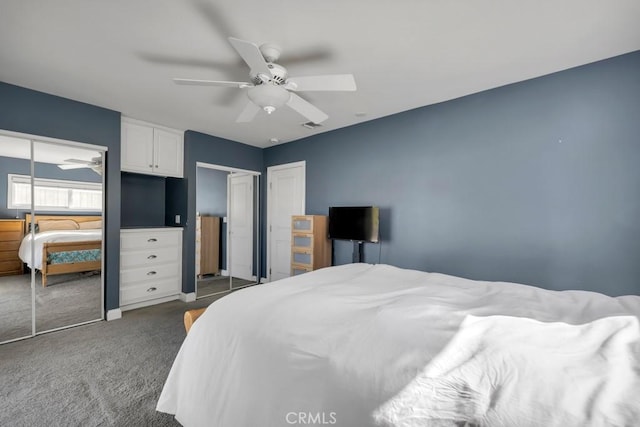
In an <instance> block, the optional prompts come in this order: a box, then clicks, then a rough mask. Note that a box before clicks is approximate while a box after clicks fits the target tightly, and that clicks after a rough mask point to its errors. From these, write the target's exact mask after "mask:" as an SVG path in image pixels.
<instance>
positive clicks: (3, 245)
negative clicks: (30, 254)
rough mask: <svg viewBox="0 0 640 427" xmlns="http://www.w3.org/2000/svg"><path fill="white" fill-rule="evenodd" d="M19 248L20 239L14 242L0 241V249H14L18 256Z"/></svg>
mask: <svg viewBox="0 0 640 427" xmlns="http://www.w3.org/2000/svg"><path fill="white" fill-rule="evenodd" d="M18 249H20V241H19V240H14V241H12V242H2V241H0V251H14V252H15V253H16V256H17V254H18Z"/></svg>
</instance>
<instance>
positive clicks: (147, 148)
mask: <svg viewBox="0 0 640 427" xmlns="http://www.w3.org/2000/svg"><path fill="white" fill-rule="evenodd" d="M121 150H122V157H121V159H122V164H121V166H120V167H121V169H122V170H124V171H130V172H143V173H150V172H151V171H152V170H153V128H152V127H150V126H144V125H140V124H137V123H127V122H123V123H122V148H121Z"/></svg>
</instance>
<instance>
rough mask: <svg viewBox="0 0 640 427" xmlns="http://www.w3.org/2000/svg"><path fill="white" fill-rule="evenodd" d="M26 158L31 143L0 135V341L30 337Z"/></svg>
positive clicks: (28, 175)
mask: <svg viewBox="0 0 640 427" xmlns="http://www.w3.org/2000/svg"><path fill="white" fill-rule="evenodd" d="M30 159H31V141H29V140H25V139H20V138H14V137H9V136H6V135H2V134H0V342H4V341H11V340H15V339H18V338H22V337H27V336H30V335H32V334H33V311H32V305H33V301H32V287H31V275H30V274H29V273H28V271H27V270H26V269H24V267H23V266H24V261H23V260H26V259H27V257H30V248H29V247H28V246H26V245H25V243H24V238H25V234H26V233H28V228H27V224H26V223H25V215H24V214H25V212H31V202H30V192H31V160H30ZM17 177H22V178H21V180H20V181H18V179H17ZM25 230H27V231H25Z"/></svg>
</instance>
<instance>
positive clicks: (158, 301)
mask: <svg viewBox="0 0 640 427" xmlns="http://www.w3.org/2000/svg"><path fill="white" fill-rule="evenodd" d="M177 299H180V295H169V296H168V297H163V298H154V299H151V300H147V301H142V302H138V303H135V304H129V305H123V306H122V307H120V309H121V310H122V311H129V310H135V309H137V308H142V307H148V306H150V305H156V304H162V303H163V302H169V301H175V300H177Z"/></svg>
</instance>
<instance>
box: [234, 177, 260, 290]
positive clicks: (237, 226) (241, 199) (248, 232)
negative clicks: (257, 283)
mask: <svg viewBox="0 0 640 427" xmlns="http://www.w3.org/2000/svg"><path fill="white" fill-rule="evenodd" d="M253 179H254V178H253V175H249V174H235V173H232V174H230V175H229V177H228V182H229V196H228V197H229V199H228V200H229V210H228V213H227V218H228V224H227V229H228V232H229V239H228V242H229V244H228V246H229V251H228V253H229V256H228V257H227V264H228V268H229V270H230V271H229V274H230V275H231V276H232V277H237V278H240V279H246V280H255V275H254V274H253V222H254V221H253V199H254V193H253Z"/></svg>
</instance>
